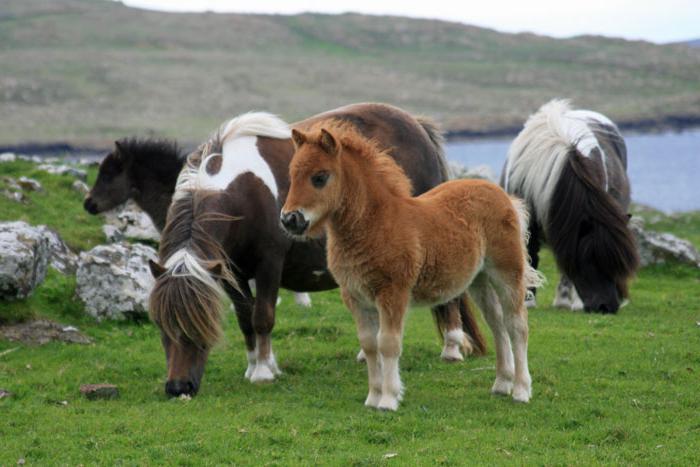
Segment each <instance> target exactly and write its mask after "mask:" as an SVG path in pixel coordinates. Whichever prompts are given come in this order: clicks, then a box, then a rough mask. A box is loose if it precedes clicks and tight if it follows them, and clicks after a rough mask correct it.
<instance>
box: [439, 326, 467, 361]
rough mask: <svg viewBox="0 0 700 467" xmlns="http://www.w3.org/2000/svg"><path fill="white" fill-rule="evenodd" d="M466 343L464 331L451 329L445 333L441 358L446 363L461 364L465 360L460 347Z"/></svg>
mask: <svg viewBox="0 0 700 467" xmlns="http://www.w3.org/2000/svg"><path fill="white" fill-rule="evenodd" d="M463 343H464V331H462V330H461V329H451V330H449V331H448V332H446V333H445V345H444V347H443V348H442V353H441V354H440V358H442V359H443V360H445V361H446V362H461V361H463V360H464V357H463V356H462V352H460V347H461V346H462V345H463Z"/></svg>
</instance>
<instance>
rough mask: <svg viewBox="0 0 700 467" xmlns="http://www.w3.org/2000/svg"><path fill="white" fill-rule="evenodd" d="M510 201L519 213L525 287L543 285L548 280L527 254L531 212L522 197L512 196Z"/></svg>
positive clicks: (530, 287)
mask: <svg viewBox="0 0 700 467" xmlns="http://www.w3.org/2000/svg"><path fill="white" fill-rule="evenodd" d="M510 201H511V203H513V208H515V212H516V213H517V214H518V221H519V223H520V241H521V244H522V252H523V259H524V260H525V277H524V279H525V288H526V289H532V288H539V287H542V286H543V285H544V283H545V282H546V279H545V277H544V274H542V273H541V272H539V271H538V270H537V269H535V268H533V267H532V266H531V265H530V258H529V256H528V254H527V242H528V240H529V237H530V231H529V229H528V226H529V225H530V212H529V211H528V210H527V205H526V204H525V201H523V200H522V199H520V198H516V197H515V196H511V197H510Z"/></svg>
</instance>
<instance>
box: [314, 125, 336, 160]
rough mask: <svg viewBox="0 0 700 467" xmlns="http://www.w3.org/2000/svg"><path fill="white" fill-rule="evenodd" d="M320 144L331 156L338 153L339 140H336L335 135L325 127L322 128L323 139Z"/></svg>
mask: <svg viewBox="0 0 700 467" xmlns="http://www.w3.org/2000/svg"><path fill="white" fill-rule="evenodd" d="M318 144H319V145H320V146H321V149H323V150H324V151H325V152H326V153H328V154H330V155H331V156H335V155H337V154H338V151H339V147H338V142H337V141H336V140H335V136H333V135H332V134H331V133H329V132H328V131H327V130H326V129H324V128H322V129H321V139H319V141H318Z"/></svg>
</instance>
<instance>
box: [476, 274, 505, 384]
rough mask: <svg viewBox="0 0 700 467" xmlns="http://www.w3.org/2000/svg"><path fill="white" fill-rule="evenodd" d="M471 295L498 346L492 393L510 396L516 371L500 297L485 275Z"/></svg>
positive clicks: (478, 278) (478, 279) (477, 278)
mask: <svg viewBox="0 0 700 467" xmlns="http://www.w3.org/2000/svg"><path fill="white" fill-rule="evenodd" d="M469 295H470V296H471V297H472V298H473V299H474V301H475V302H476V304H477V306H478V307H479V308H480V309H481V312H482V313H483V314H484V318H485V319H486V322H487V323H488V325H489V327H490V328H491V332H493V338H494V342H495V344H496V381H495V382H494V383H493V386H492V387H491V392H492V393H494V394H504V395H508V394H510V393H511V391H512V389H513V377H514V374H515V369H514V363H513V351H512V349H511V346H510V337H509V336H508V331H507V329H506V327H505V324H504V322H503V310H502V309H501V304H500V303H499V301H498V296H497V295H496V291H495V290H494V289H493V287H492V286H491V284H490V283H489V279H488V278H487V277H486V275H485V274H484V273H481V274H479V275H478V276H477V277H476V278H475V279H474V282H472V284H471V286H470V287H469Z"/></svg>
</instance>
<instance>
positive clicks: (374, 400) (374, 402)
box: [365, 391, 382, 409]
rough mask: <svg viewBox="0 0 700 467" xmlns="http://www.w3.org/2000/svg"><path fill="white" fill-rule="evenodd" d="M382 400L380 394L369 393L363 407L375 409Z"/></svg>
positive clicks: (375, 392) (376, 392)
mask: <svg viewBox="0 0 700 467" xmlns="http://www.w3.org/2000/svg"><path fill="white" fill-rule="evenodd" d="M381 398H382V393H381V392H378V391H370V392H369V394H367V399H365V406H366V407H372V408H373V409H376V408H377V407H378V406H379V401H380V400H381Z"/></svg>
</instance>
